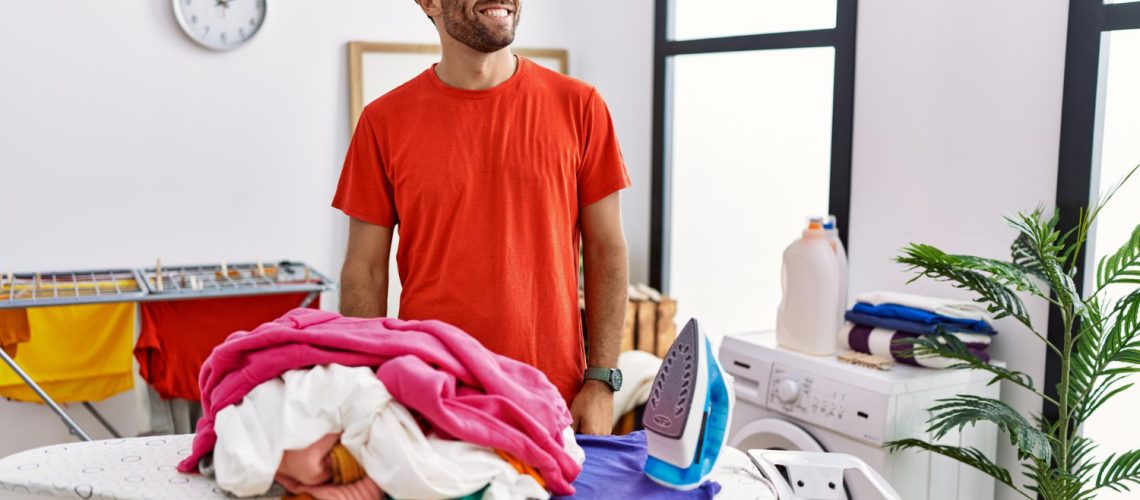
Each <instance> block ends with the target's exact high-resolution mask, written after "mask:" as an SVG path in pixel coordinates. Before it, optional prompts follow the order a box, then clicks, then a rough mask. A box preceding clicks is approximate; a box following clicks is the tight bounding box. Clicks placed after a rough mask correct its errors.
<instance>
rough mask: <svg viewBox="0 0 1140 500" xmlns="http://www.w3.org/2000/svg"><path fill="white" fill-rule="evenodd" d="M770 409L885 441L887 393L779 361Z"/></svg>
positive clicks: (770, 390)
mask: <svg viewBox="0 0 1140 500" xmlns="http://www.w3.org/2000/svg"><path fill="white" fill-rule="evenodd" d="M767 406H768V409H770V410H773V411H777V412H780V413H783V414H785V415H788V416H791V417H795V418H798V419H801V420H804V421H806V422H809V423H812V424H815V425H819V426H821V427H824V428H827V429H830V430H832V431H834V432H838V433H841V434H846V435H849V436H851V437H853V438H856V439H860V440H863V441H869V442H871V443H874V444H882V442H883V439H884V433H885V426H886V414H885V413H886V411H887V406H888V401H887V397H886V396H885V395H881V394H876V393H874V392H871V391H867V390H865V389H861V388H859V387H856V386H853V385H851V384H847V383H843V382H840V381H837V380H833V379H830V378H827V377H821V376H818V375H815V374H812V373H810V372H806V371H804V370H798V369H794V368H790V367H788V366H784V365H781V364H779V363H775V364H773V366H772V377H771V379H770V381H769V384H768V395H767Z"/></svg>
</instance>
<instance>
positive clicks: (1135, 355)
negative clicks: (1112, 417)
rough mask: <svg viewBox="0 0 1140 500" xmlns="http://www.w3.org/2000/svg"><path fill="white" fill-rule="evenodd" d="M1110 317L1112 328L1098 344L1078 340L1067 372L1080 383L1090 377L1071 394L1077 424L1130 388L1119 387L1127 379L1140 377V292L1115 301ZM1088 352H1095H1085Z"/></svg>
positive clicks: (1137, 291)
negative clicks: (1089, 374)
mask: <svg viewBox="0 0 1140 500" xmlns="http://www.w3.org/2000/svg"><path fill="white" fill-rule="evenodd" d="M1090 303H1095V301H1093V302H1090ZM1092 309H1093V308H1092V307H1090V308H1089V310H1092ZM1111 316H1112V324H1111V326H1110V327H1109V328H1108V330H1107V331H1106V332H1105V333H1104V335H1103V338H1102V339H1100V342H1099V343H1098V344H1096V345H1086V342H1084V341H1085V340H1086V339H1085V338H1080V339H1078V342H1077V346H1076V349H1074V356H1073V357H1072V361H1071V363H1070V366H1071V369H1070V372H1071V373H1075V374H1079V375H1081V376H1080V377H1074V378H1073V380H1080V381H1083V380H1084V375H1085V374H1086V373H1091V375H1092V378H1091V380H1089V382H1088V386H1087V388H1084V390H1082V391H1079V392H1075V393H1074V398H1076V401H1075V405H1076V406H1075V407H1074V408H1075V409H1076V410H1075V417H1076V418H1077V421H1078V422H1083V421H1084V420H1086V419H1087V418H1088V417H1089V416H1090V415H1091V414H1092V413H1093V412H1094V411H1096V410H1097V409H1098V408H1100V407H1101V406H1102V405H1103V404H1104V403H1105V402H1107V401H1108V400H1109V399H1111V398H1112V397H1114V396H1116V395H1117V394H1120V393H1121V392H1123V391H1125V390H1127V389H1128V387H1131V384H1125V385H1121V382H1123V381H1124V380H1125V379H1126V377H1127V376H1128V375H1130V374H1133V373H1140V289H1138V290H1136V291H1133V292H1132V293H1131V294H1129V295H1127V296H1126V297H1124V298H1123V299H1121V300H1119V301H1117V302H1116V305H1115V307H1114V308H1113V311H1112V313H1111ZM1090 338H1091V336H1090ZM1089 350H1092V351H1094V352H1092V353H1091V354H1090V353H1088V352H1086V351H1089ZM1090 358H1091V359H1090Z"/></svg>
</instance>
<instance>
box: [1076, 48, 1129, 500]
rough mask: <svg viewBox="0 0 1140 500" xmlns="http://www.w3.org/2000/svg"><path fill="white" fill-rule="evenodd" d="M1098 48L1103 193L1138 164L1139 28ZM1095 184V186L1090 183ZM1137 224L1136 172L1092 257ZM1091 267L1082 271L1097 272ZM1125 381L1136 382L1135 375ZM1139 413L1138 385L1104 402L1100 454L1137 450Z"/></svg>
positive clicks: (1109, 249) (1096, 423) (1116, 293)
mask: <svg viewBox="0 0 1140 500" xmlns="http://www.w3.org/2000/svg"><path fill="white" fill-rule="evenodd" d="M1101 47H1102V49H1101V50H1107V51H1108V57H1107V58H1105V59H1102V61H1104V62H1105V63H1107V64H1108V67H1107V71H1106V72H1102V74H1103V75H1105V76H1104V78H1106V80H1105V82H1104V84H1105V85H1104V87H1102V88H1103V91H1104V93H1105V94H1104V108H1103V109H1101V116H1102V120H1103V132H1102V135H1101V137H1102V139H1101V140H1102V142H1101V155H1100V176H1099V177H1100V181H1099V189H1096V192H1104V191H1105V190H1107V189H1108V188H1109V187H1110V186H1112V185H1113V184H1115V183H1116V182H1117V181H1118V180H1120V178H1121V177H1123V176H1124V175H1125V174H1126V173H1127V172H1128V170H1129V169H1131V168H1132V167H1133V166H1135V165H1136V164H1137V163H1140V141H1137V140H1136V138H1137V137H1140V31H1137V30H1130V31H1115V32H1111V33H1106V34H1105V35H1104V37H1103V39H1102V44H1101ZM1094 187H1096V186H1094ZM1138 223H1140V176H1133V177H1132V179H1131V180H1130V181H1129V182H1128V184H1126V185H1125V186H1124V187H1123V188H1122V189H1121V190H1120V191H1118V192H1117V193H1116V196H1114V197H1113V198H1112V201H1110V202H1109V204H1108V206H1107V207H1106V208H1105V209H1104V211H1102V212H1101V213H1100V215H1099V216H1098V217H1097V225H1096V228H1095V231H1094V232H1093V240H1092V245H1093V246H1092V254H1093V255H1094V256H1095V258H1096V260H1095V261H1093V262H1090V263H1089V264H1088V265H1089V266H1095V265H1096V263H1097V262H1100V258H1101V257H1103V256H1105V255H1110V254H1112V253H1114V252H1115V251H1116V250H1117V249H1118V248H1120V246H1121V245H1123V244H1124V242H1126V241H1128V238H1129V236H1130V235H1131V233H1132V229H1133V228H1135V227H1136V224H1138ZM1092 269H1095V267H1090V268H1089V271H1086V273H1085V274H1086V275H1095V273H1093V272H1091V271H1092ZM1136 288H1137V287H1136V286H1135V285H1130V286H1129V285H1121V286H1120V287H1119V288H1116V289H1110V290H1109V291H1108V294H1109V295H1110V296H1111V297H1114V298H1119V297H1122V296H1124V295H1125V294H1127V293H1129V292H1131V291H1132V290H1135V289H1136ZM1129 382H1140V377H1138V376H1136V375H1133V376H1132V380H1130V381H1129ZM1137 414H1140V385H1137V386H1135V387H1133V388H1132V389H1129V390H1127V391H1125V392H1123V393H1121V394H1120V395H1118V396H1116V397H1115V398H1114V399H1112V400H1110V401H1109V402H1108V403H1107V404H1105V405H1104V406H1102V407H1101V408H1100V409H1099V410H1097V413H1096V414H1095V415H1093V418H1090V419H1089V420H1088V422H1087V423H1086V424H1085V435H1087V436H1089V437H1091V438H1092V439H1094V440H1096V441H1097V442H1098V443H1099V444H1100V448H1098V450H1097V454H1098V456H1100V457H1101V458H1105V457H1107V456H1108V454H1109V453H1120V452H1122V451H1127V450H1131V449H1134V448H1140V434H1138V433H1137V432H1136V425H1135V419H1136V415H1137ZM1102 491H1103V492H1102V493H1098V494H1097V500H1107V499H1122V500H1123V499H1125V498H1135V497H1134V495H1135V493H1129V492H1121V493H1116V492H1112V491H1107V490H1102Z"/></svg>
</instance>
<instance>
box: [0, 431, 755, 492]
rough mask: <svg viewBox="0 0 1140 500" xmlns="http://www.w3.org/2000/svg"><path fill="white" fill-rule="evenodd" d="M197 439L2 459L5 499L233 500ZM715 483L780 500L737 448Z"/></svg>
mask: <svg viewBox="0 0 1140 500" xmlns="http://www.w3.org/2000/svg"><path fill="white" fill-rule="evenodd" d="M193 440H194V435H193V434H182V435H175V436H157V437H140V438H127V439H110V440H103V441H85V442H78V443H67V444H59V445H52V446H45V447H43V448H35V449H32V450H27V451H23V452H20V453H16V454H14V455H10V456H7V457H5V458H0V497H5V495H4V493H6V492H10V493H27V494H37V495H48V496H54V497H63V498H114V499H118V500H150V499H158V498H161V499H171V500H175V499H203V500H210V499H226V498H232V497H229V496H227V495H226V493H225V492H224V491H223V490H222V489H221V488H219V487H218V485H217V484H216V483H214V482H213V481H212V480H210V479H209V478H206V477H203V476H200V475H196V474H181V473H179V472H178V471H176V470H175V468H174V466H175V465H176V464H177V463H178V462H179V461H180V460H181V459H182V458H184V457H186V456H187V455H189V454H190V444H191V442H192V441H193ZM711 479H712V480H713V481H716V482H718V483H720V485H721V491H720V493H719V494H718V495H717V499H718V500H719V499H723V500H776V494H775V492H774V491H775V490H774V489H773V488H772V486H771V485H770V484H769V483H768V481H767V480H766V479H763V477H762V476H761V475H760V473H759V471H757V469H756V468H755V466H753V465H752V463H751V460H750V459H749V458H748V456H747V455H745V454H744V453H743V452H741V451H739V450H736V449H732V448H726V449H724V450H723V452H722V454H721V459H720V462H719V463H718V464H717V468H716V472H714V473H713V476H712V477H711ZM283 493H284V492H283V491H280V490H277V491H271V492H270V495H269V496H263V497H257V498H278V497H279V496H280V495H281V494H283Z"/></svg>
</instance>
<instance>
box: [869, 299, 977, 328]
mask: <svg viewBox="0 0 1140 500" xmlns="http://www.w3.org/2000/svg"><path fill="white" fill-rule="evenodd" d="M851 312H854V313H859V314H865V315H868V316H875V317H878V318H890V319H901V320H905V321H911V322H914V323H919V324H922V325H927V326H929V327H933V329H932V330H926V329H924V330H923V331H921V332H914V331H911V333H935V332H937V331H938V327H942V328H943V329H945V330H946V331H948V332H971V333H989V334H994V333H997V332H995V331H994V327H993V326H992V325H990V324H989V323H988V322H985V321H982V320H977V319H965V318H952V317H950V316H943V315H941V314H935V313H932V312H930V311H924V310H922V309H915V308H913V307H907V306H900V305H898V304H879V305H877V306H873V305H871V304H867V303H865V302H859V303H857V304H855V307H852V308H851ZM852 321H854V320H852ZM855 322H856V323H858V321H855ZM863 324H864V325H866V324H868V323H863ZM870 326H879V325H870ZM890 328H894V327H890ZM896 329H897V330H903V331H910V330H906V329H903V328H896Z"/></svg>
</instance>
